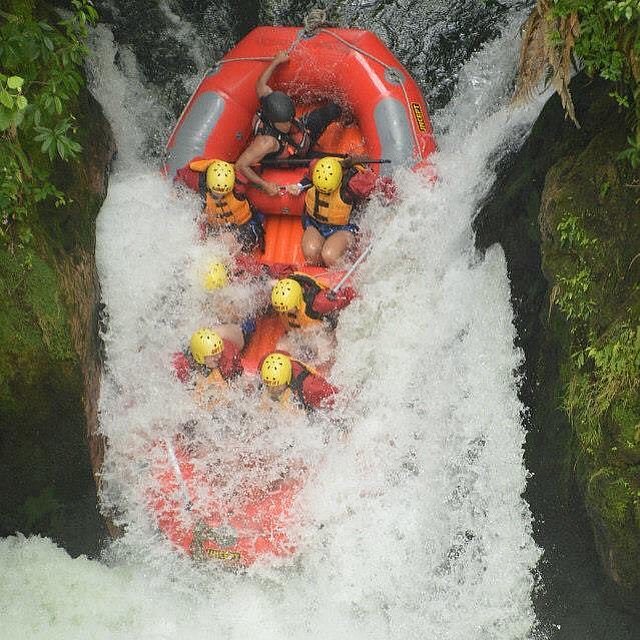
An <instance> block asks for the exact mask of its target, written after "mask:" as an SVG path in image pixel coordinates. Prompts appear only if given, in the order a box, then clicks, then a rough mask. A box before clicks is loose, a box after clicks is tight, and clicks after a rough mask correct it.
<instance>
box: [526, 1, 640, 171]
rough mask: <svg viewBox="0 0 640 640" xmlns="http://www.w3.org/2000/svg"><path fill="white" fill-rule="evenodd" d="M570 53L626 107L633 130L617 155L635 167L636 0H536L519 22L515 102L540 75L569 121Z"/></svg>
mask: <svg viewBox="0 0 640 640" xmlns="http://www.w3.org/2000/svg"><path fill="white" fill-rule="evenodd" d="M573 56H576V57H577V58H579V59H580V60H581V61H582V64H583V65H584V66H585V68H586V70H587V72H588V73H589V74H590V75H599V76H601V77H603V78H605V79H606V80H610V81H612V82H615V83H617V85H618V86H617V89H616V90H615V91H614V92H612V97H613V98H615V99H616V100H617V102H618V104H619V105H620V106H622V107H626V108H628V109H630V112H631V114H630V115H631V120H632V125H631V128H632V130H633V132H634V134H633V136H632V137H630V138H629V147H628V148H627V149H626V150H625V152H624V154H623V157H624V158H625V159H627V160H628V161H629V162H630V163H631V165H632V166H633V167H634V168H635V167H638V166H640V2H639V1H638V0H538V2H537V4H536V7H535V9H534V11H533V13H532V14H531V16H530V18H529V19H528V20H527V22H526V23H525V26H524V35H523V44H522V52H521V61H520V69H519V74H518V75H519V82H518V88H517V90H516V96H515V98H516V100H518V99H522V98H526V97H527V96H528V95H530V93H531V92H532V90H533V89H534V88H535V86H537V84H538V83H539V81H540V80H541V79H542V78H543V76H544V75H545V73H546V74H547V75H548V76H550V77H551V79H552V80H551V84H552V86H553V87H554V88H555V89H556V90H557V91H558V93H559V94H560V96H561V99H562V103H563V106H564V107H565V110H566V112H567V115H568V116H569V117H571V118H572V119H573V120H574V121H575V115H574V113H573V103H572V101H571V96H570V95H569V92H568V87H567V81H568V78H569V77H570V73H571V72H570V66H571V65H570V63H571V59H572V57H573Z"/></svg>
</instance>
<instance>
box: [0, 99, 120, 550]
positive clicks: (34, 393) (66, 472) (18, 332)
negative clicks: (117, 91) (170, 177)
mask: <svg viewBox="0 0 640 640" xmlns="http://www.w3.org/2000/svg"><path fill="white" fill-rule="evenodd" d="M75 115H76V118H77V124H78V133H79V136H80V142H81V144H82V146H83V153H82V158H81V161H80V162H78V163H68V164H67V163H63V162H59V163H58V164H57V165H56V166H55V168H54V174H53V178H52V180H53V182H55V184H56V185H57V186H58V187H59V188H61V189H62V190H63V191H64V192H65V194H66V195H67V197H68V198H67V199H68V203H67V205H66V206H64V207H59V208H56V207H54V206H52V205H43V206H42V207H41V208H40V210H39V211H38V212H37V217H36V218H34V220H33V222H32V230H33V234H34V251H33V254H32V256H31V257H30V258H29V260H30V261H31V266H30V267H28V266H27V267H25V259H26V258H27V256H26V254H25V253H10V252H9V251H8V250H6V249H0V294H1V295H0V535H2V536H6V535H11V534H14V533H15V532H18V531H19V532H21V533H23V534H25V535H29V534H40V535H44V536H48V537H51V538H52V539H53V540H55V541H56V542H58V543H60V544H62V545H63V546H64V547H65V548H66V549H67V550H68V551H69V552H70V553H71V554H73V555H77V554H80V553H85V554H89V555H95V554H97V553H98V550H99V547H100V544H101V541H102V540H103V539H104V537H106V528H105V524H104V522H103V520H102V518H101V516H100V514H99V511H98V505H97V495H96V485H95V482H94V473H96V472H97V471H98V469H99V466H100V463H101V458H100V454H101V451H102V446H103V443H102V442H101V440H100V438H98V437H97V436H96V431H97V401H98V391H99V385H100V342H99V338H98V305H99V300H100V291H99V287H98V279H97V275H96V273H95V259H94V251H95V219H96V216H97V214H98V211H99V209H100V206H101V204H102V201H103V200H104V197H105V195H106V184H107V175H108V170H109V164H110V161H111V158H112V156H113V153H114V143H113V137H112V135H111V131H110V128H109V125H108V123H107V121H106V120H105V118H104V116H103V114H102V110H101V108H100V106H99V105H98V103H97V102H96V101H95V100H94V99H93V98H92V97H91V95H90V94H89V93H88V92H87V91H86V90H85V91H82V93H81V95H80V96H79V98H78V101H77V104H76V109H75ZM27 264H28V262H27Z"/></svg>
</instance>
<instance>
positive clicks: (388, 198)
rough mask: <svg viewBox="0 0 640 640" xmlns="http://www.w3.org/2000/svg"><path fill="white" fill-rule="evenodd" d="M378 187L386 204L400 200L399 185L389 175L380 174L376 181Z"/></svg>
mask: <svg viewBox="0 0 640 640" xmlns="http://www.w3.org/2000/svg"><path fill="white" fill-rule="evenodd" d="M376 189H377V191H378V193H379V194H380V196H381V198H382V203H383V204H385V205H389V204H393V203H394V202H397V201H398V186H397V185H396V183H395V182H394V181H393V178H390V177H389V176H380V177H379V178H378V180H377V182H376Z"/></svg>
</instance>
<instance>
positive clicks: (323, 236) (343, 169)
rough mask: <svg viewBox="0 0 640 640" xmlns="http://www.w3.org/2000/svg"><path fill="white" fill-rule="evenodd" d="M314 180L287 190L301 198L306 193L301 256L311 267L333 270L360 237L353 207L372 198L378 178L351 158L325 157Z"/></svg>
mask: <svg viewBox="0 0 640 640" xmlns="http://www.w3.org/2000/svg"><path fill="white" fill-rule="evenodd" d="M310 168H311V179H309V178H308V177H305V178H303V179H302V180H301V181H300V182H299V183H297V184H292V185H288V186H287V191H289V193H292V194H293V195H298V194H299V193H301V192H302V191H304V190H305V189H307V190H308V191H307V193H306V196H305V199H304V214H303V216H302V226H303V228H304V234H303V236H302V253H303V255H304V257H305V260H306V261H307V262H308V263H309V264H313V265H319V264H324V265H326V266H327V267H332V266H334V265H336V264H337V263H339V262H340V261H341V260H342V258H343V256H344V255H345V253H346V252H347V250H348V249H349V248H351V247H352V246H353V245H354V243H355V240H356V234H357V233H358V227H357V225H355V224H353V223H352V222H351V216H352V212H353V207H354V205H356V204H358V203H360V202H362V201H363V200H364V199H366V198H368V197H369V196H370V195H371V192H372V191H373V189H374V187H375V186H376V175H375V174H374V173H373V171H371V170H368V169H365V168H364V167H363V166H362V165H360V164H353V160H352V159H351V158H344V159H338V158H333V157H325V158H321V159H320V160H317V161H316V162H314V163H312V165H311V167H310Z"/></svg>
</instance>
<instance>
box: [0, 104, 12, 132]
mask: <svg viewBox="0 0 640 640" xmlns="http://www.w3.org/2000/svg"><path fill="white" fill-rule="evenodd" d="M11 124H12V120H11V116H10V115H9V114H8V113H7V112H6V111H5V110H4V109H0V131H4V130H5V129H8V128H9V127H10V126H11Z"/></svg>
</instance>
